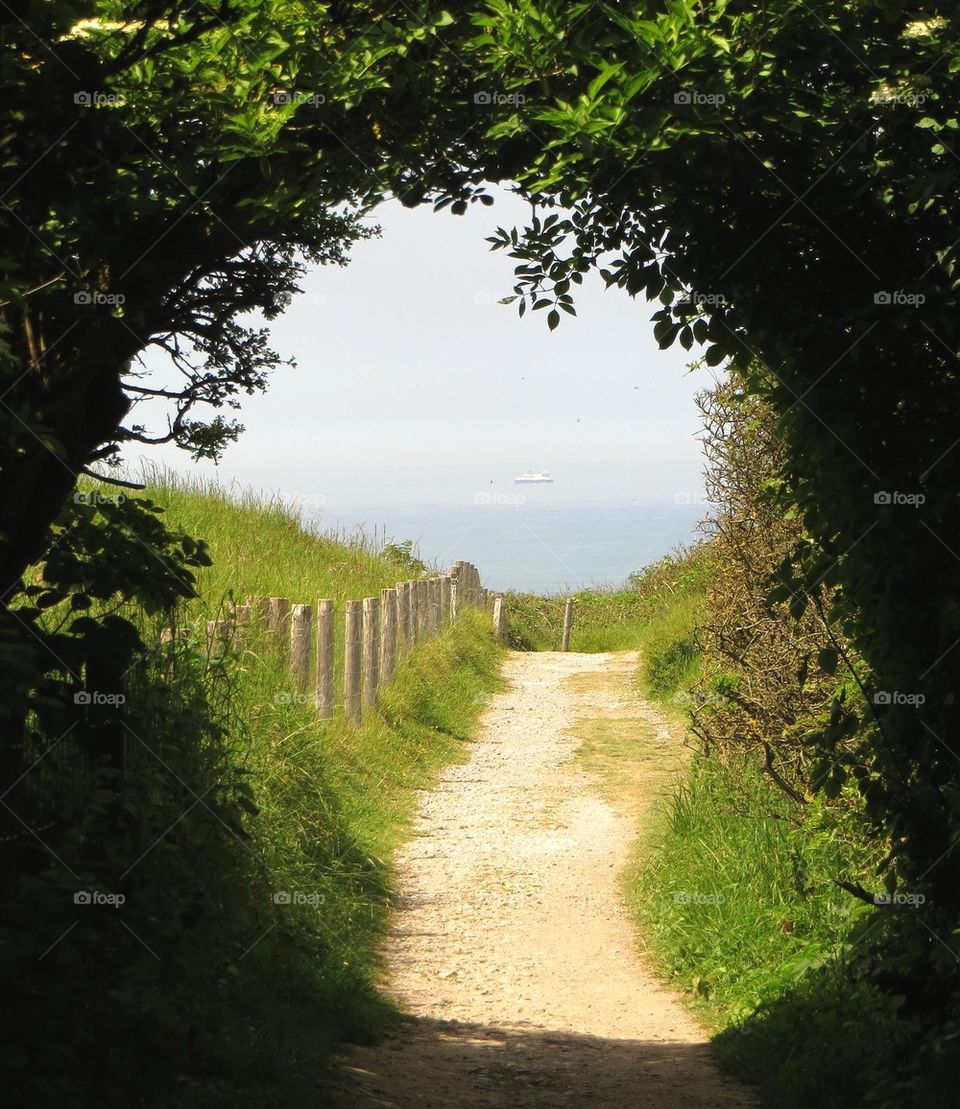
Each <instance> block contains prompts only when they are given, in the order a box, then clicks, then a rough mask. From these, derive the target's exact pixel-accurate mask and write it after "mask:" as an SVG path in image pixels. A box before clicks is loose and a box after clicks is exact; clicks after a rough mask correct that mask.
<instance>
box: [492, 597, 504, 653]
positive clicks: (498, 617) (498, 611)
mask: <svg viewBox="0 0 960 1109" xmlns="http://www.w3.org/2000/svg"><path fill="white" fill-rule="evenodd" d="M493 633H494V635H495V636H496V637H497V641H498V642H501V643H502V642H503V594H502V593H497V594H496V596H495V597H494V598H493Z"/></svg>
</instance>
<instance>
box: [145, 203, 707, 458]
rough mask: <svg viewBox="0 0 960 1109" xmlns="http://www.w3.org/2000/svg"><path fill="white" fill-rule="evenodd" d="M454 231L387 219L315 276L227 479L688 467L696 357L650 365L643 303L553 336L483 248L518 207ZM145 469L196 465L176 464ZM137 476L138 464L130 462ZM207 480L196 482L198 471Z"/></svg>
mask: <svg viewBox="0 0 960 1109" xmlns="http://www.w3.org/2000/svg"><path fill="white" fill-rule="evenodd" d="M496 196H497V201H496V203H495V204H494V205H493V206H492V207H490V208H485V207H482V206H480V205H473V206H471V208H470V210H469V212H468V214H467V215H465V216H461V217H456V216H451V215H450V214H449V213H447V212H441V213H437V214H434V213H433V212H432V211H430V210H429V209H415V210H412V211H411V210H407V209H404V208H402V207H401V206H400V205H399V204H396V203H391V204H388V205H385V206H384V207H382V208H381V209H380V210H379V212H378V213H377V222H378V223H380V225H381V226H382V228H383V235H382V237H381V238H379V239H374V240H371V241H370V242H365V243H361V244H359V245H358V246H357V247H356V249H355V250H354V252H353V259H352V261H351V263H350V265H349V266H347V267H346V268H345V269H341V268H337V267H321V268H318V269H316V270H313V271H312V272H311V273H310V274H309V275H308V277H307V278H306V280H305V282H304V289H305V293H304V295H303V296H301V297H298V298H297V300H296V301H295V303H294V304H293V305H291V307H290V308H289V309H288V311H287V312H286V314H285V315H284V316H283V317H282V318H281V319H280V320H278V321H276V322H275V323H274V325H273V327H272V335H273V344H274V347H275V348H276V349H277V350H278V351H279V352H280V353H281V354H282V355H283V356H288V357H293V358H295V359H296V361H297V367H296V368H294V369H283V370H281V371H279V372H278V373H276V374H275V375H274V376H273V378H272V381H271V384H270V388H269V390H268V392H267V393H266V394H265V395H257V396H255V397H249V398H248V397H245V398H244V401H243V409H242V412H241V413H240V416H239V418H240V420H241V422H242V423H244V424H245V426H246V429H247V430H246V432H245V433H244V434H243V436H242V437H241V439H240V441H239V442H238V443H237V444H236V445H234V446H232V447H229V448H228V449H227V452H226V455H225V457H224V460H223V462H222V464H221V467H220V475H221V477H223V478H231V477H233V476H234V475H236V474H240V475H244V474H246V475H249V473H250V472H252V471H257V472H262V471H268V470H269V469H271V468H273V467H284V468H292V467H304V468H308V469H316V468H319V467H322V468H327V467H337V466H356V465H365V464H373V465H378V466H381V465H384V464H408V465H418V464H431V465H432V464H455V463H478V462H480V463H495V462H511V463H514V462H521V463H523V464H524V465H528V466H533V467H541V466H544V467H548V466H550V465H551V464H558V463H565V464H571V465H575V464H577V463H580V462H620V461H646V460H654V459H656V460H659V461H667V460H676V461H692V460H694V459H697V458H699V453H700V452H699V446H698V443H697V441H696V439H695V435H696V433H697V431H698V421H697V414H696V410H695V408H694V405H693V399H692V398H693V394H694V393H695V392H696V391H697V389H699V388H701V387H703V385H704V384H706V380H707V378H706V373H705V372H700V373H697V374H690V373H689V372H688V371H687V370H686V363H687V362H688V361H689V360H690V358H691V354H693V353H696V351H695V350H694V352H691V354H688V353H686V352H685V351H683V350H682V349H680V348H679V347H678V348H677V349H675V350H671V351H668V352H661V351H659V350H658V349H657V346H656V343H655V342H654V340H653V335H652V327H651V324H650V322H649V317H650V315H651V314H652V311H653V309H654V307H655V306H654V305H651V304H648V303H647V302H646V301H643V300H637V301H634V300H631V299H630V298H629V297H628V296H627V295H626V294H624V293H622V292H621V291H620V290H610V291H606V290H605V289H604V287H603V283H602V282H601V281H600V279H599V278H594V279H588V280H587V281H585V283H584V285H583V286H582V287H581V288H580V290H579V291H578V292H577V296H576V300H577V311H578V316H577V318H573V317H570V316H564V317H563V319H562V322H561V325H560V327H559V328H558V329H557V330H556V331H555V332H552V333H551V332H549V331H548V330H547V326H546V318H545V317H546V312H545V311H544V312H538V313H536V314H534V315H531V314H530V313H528V314H527V316H526V317H525V318H524V319H520V318H519V317H518V316H517V312H516V305H511V306H509V307H505V306H503V305H499V304H497V300H498V298H500V297H501V296H505V295H508V294H509V293H510V292H511V287H512V283H513V281H512V278H513V269H512V267H513V263H512V261H511V260H510V259H509V258H507V257H506V255H505V254H501V253H499V252H496V253H494V252H491V251H490V250H489V247H488V244H487V243H485V242H484V237H485V236H486V235H488V234H490V233H491V232H492V230H493V229H494V228H495V227H496V226H497V225H498V224H500V225H502V226H507V227H509V226H512V225H513V224H514V223H516V222H520V221H522V220H523V219H524V217H525V215H526V214H527V208H526V206H525V205H524V204H522V203H521V202H520V201H518V200H517V199H516V198H515V197H513V196H511V195H510V194H508V193H505V192H498V193H496ZM149 457H152V458H155V459H159V460H163V461H165V462H167V463H168V464H170V465H172V466H174V467H176V468H177V469H184V470H187V469H189V470H191V471H196V469H197V467H195V466H194V465H193V464H191V463H190V462H189V459H188V457H187V456H186V455H184V454H183V453H182V452H180V451H176V450H173V449H169V448H164V449H155V450H153V451H152V453H151V454H150V456H149ZM131 461H132V459H131ZM203 469H207V468H206V467H203Z"/></svg>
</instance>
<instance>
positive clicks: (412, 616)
mask: <svg viewBox="0 0 960 1109" xmlns="http://www.w3.org/2000/svg"><path fill="white" fill-rule="evenodd" d="M407 590H408V596H409V598H410V606H409V608H408V610H407V611H408V613H409V620H410V623H409V624H408V625H407V626H408V628H409V631H410V634H409V636H408V637H407V638H408V641H409V643H410V646H411V647H412V646H413V645H414V644H415V643H416V642H417V640H418V639H419V638H420V591H419V590H418V589H417V583H416V582H415V581H408V582H407Z"/></svg>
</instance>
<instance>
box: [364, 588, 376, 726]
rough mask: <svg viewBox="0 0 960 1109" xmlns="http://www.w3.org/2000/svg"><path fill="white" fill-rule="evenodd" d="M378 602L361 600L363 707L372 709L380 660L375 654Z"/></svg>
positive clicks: (373, 599)
mask: <svg viewBox="0 0 960 1109" xmlns="http://www.w3.org/2000/svg"><path fill="white" fill-rule="evenodd" d="M379 607H380V602H379V601H378V600H377V598H376V597H364V599H363V707H364V708H368V709H369V708H373V706H374V705H375V704H376V703H377V686H378V685H379V684H380V658H379V656H378V654H377V629H378V627H379V624H380V620H379V611H378V610H379Z"/></svg>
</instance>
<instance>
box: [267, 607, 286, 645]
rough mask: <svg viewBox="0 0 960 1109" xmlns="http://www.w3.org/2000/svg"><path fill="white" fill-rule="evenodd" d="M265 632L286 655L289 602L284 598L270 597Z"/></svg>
mask: <svg viewBox="0 0 960 1109" xmlns="http://www.w3.org/2000/svg"><path fill="white" fill-rule="evenodd" d="M267 631H268V632H270V633H271V635H273V637H274V642H275V643H276V645H277V647H278V649H279V650H280V652H281V653H282V654H286V652H287V647H288V646H289V639H290V602H289V601H288V600H287V598H286V597H271V598H270V600H269V602H268V608H267Z"/></svg>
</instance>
